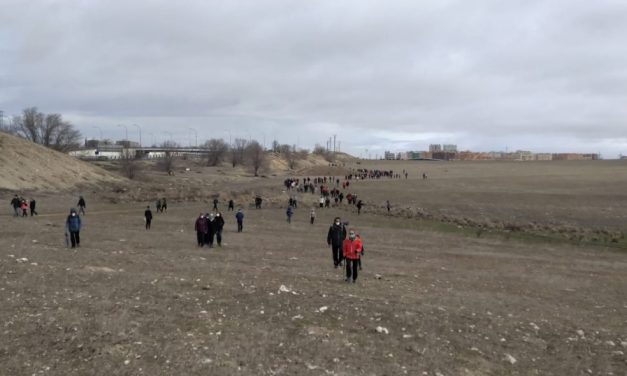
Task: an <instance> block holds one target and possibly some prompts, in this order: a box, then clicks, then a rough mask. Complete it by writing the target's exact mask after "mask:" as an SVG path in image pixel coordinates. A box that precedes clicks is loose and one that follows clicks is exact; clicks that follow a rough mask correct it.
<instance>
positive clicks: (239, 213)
mask: <svg viewBox="0 0 627 376" xmlns="http://www.w3.org/2000/svg"><path fill="white" fill-rule="evenodd" d="M235 219H237V232H242V231H244V212H243V211H242V209H237V213H236V214H235Z"/></svg>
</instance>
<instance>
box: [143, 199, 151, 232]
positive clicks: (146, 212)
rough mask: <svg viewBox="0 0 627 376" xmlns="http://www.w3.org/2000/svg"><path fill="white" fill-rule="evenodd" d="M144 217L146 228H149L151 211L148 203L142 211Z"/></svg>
mask: <svg viewBox="0 0 627 376" xmlns="http://www.w3.org/2000/svg"><path fill="white" fill-rule="evenodd" d="M144 219H145V220H146V230H150V223H151V222H152V211H150V205H149V206H146V211H144Z"/></svg>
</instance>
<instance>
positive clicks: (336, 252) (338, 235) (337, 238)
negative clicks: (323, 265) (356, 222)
mask: <svg viewBox="0 0 627 376" xmlns="http://www.w3.org/2000/svg"><path fill="white" fill-rule="evenodd" d="M344 239H346V227H345V226H344V225H343V224H342V222H341V221H340V218H339V217H336V218H335V219H334V220H333V224H332V225H331V227H329V233H328V234H327V244H328V245H329V246H330V247H331V250H332V251H333V266H334V267H335V268H337V267H338V266H340V265H342V259H343V255H342V242H344Z"/></svg>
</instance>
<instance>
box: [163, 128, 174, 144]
mask: <svg viewBox="0 0 627 376" xmlns="http://www.w3.org/2000/svg"><path fill="white" fill-rule="evenodd" d="M163 133H165V134H167V135H169V136H170V140H169V141H170V143H174V136H172V132H168V131H164V132H163ZM170 146H171V145H170Z"/></svg>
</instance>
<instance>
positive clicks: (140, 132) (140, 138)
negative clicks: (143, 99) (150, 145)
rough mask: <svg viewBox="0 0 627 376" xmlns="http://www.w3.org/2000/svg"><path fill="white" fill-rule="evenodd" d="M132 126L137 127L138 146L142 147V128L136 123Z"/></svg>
mask: <svg viewBox="0 0 627 376" xmlns="http://www.w3.org/2000/svg"><path fill="white" fill-rule="evenodd" d="M133 126H134V127H137V129H139V147H140V148H141V147H142V129H141V127H140V126H139V125H137V124H133Z"/></svg>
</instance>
